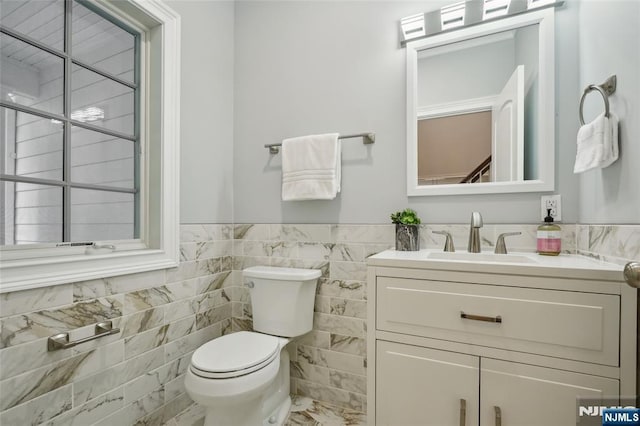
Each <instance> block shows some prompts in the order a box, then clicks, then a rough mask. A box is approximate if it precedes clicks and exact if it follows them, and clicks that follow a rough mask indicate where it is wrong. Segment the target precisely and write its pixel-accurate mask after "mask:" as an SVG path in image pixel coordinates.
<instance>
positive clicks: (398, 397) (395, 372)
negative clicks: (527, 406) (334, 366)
mask: <svg viewBox="0 0 640 426" xmlns="http://www.w3.org/2000/svg"><path fill="white" fill-rule="evenodd" d="M376 345H377V349H376V352H377V361H376V362H377V365H376V425H378V426H381V425H393V426H414V425H451V426H458V425H468V426H471V425H474V426H475V425H477V424H478V401H479V394H478V392H479V383H478V374H479V370H478V367H479V358H478V357H475V356H471V355H463V354H459V353H455V352H446V351H440V350H434V349H426V348H421V347H417V346H410V345H404V344H398V343H391V342H385V341H380V340H379V341H377V343H376Z"/></svg>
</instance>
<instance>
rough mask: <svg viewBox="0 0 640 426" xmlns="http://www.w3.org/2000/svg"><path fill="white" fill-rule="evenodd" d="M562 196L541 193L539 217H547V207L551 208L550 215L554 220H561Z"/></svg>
mask: <svg viewBox="0 0 640 426" xmlns="http://www.w3.org/2000/svg"><path fill="white" fill-rule="evenodd" d="M561 199H562V197H561V196H560V194H555V195H543V196H542V197H540V217H541V218H542V220H544V218H545V217H547V209H551V217H552V218H553V220H554V222H560V221H561V220H562V203H561Z"/></svg>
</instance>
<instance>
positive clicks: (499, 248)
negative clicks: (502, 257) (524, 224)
mask: <svg viewBox="0 0 640 426" xmlns="http://www.w3.org/2000/svg"><path fill="white" fill-rule="evenodd" d="M520 234H522V232H505V233H504V234H500V235H498V241H496V250H495V252H494V253H496V254H507V245H506V244H505V243H504V237H511V236H513V235H520Z"/></svg>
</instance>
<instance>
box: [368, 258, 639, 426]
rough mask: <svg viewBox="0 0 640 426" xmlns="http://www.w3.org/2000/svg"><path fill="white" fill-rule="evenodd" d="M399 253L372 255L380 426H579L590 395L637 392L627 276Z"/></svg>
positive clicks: (375, 412) (374, 382)
mask: <svg viewBox="0 0 640 426" xmlns="http://www.w3.org/2000/svg"><path fill="white" fill-rule="evenodd" d="M390 253H393V254H388V255H387V256H388V257H385V253H384V252H383V253H381V254H379V255H376V256H373V257H372V258H370V259H369V268H368V299H369V302H368V303H369V311H368V315H369V316H368V318H369V319H370V320H369V324H370V326H369V330H368V336H367V339H368V341H367V343H368V348H367V350H368V378H367V379H368V389H367V392H368V424H371V425H373V424H377V425H393V426H401V425H456V426H457V425H475V426H478V425H480V426H485V425H486V426H488V425H500V424H504V425H509V426H513V425H542V424H544V425H550V426H551V425H571V424H576V413H577V406H576V402H577V400H578V398H594V399H600V398H611V397H613V398H616V397H618V396H619V395H634V394H635V377H636V370H635V339H636V337H635V336H636V322H635V318H636V316H637V310H636V309H637V308H636V304H635V300H636V296H635V290H634V289H631V288H630V287H627V286H626V284H625V283H624V282H623V281H622V274H621V273H620V274H619V275H618V274H615V273H613V271H612V270H604V271H603V270H598V269H597V265H598V264H597V263H595V262H594V265H593V267H594V270H588V269H584V268H581V269H579V270H577V269H572V268H568V267H566V266H563V267H561V268H537V267H534V266H530V267H525V268H519V267H516V266H515V265H504V264H495V265H488V264H482V265H474V264H473V263H470V262H462V263H460V262H446V261H437V262H436V261H433V262H430V261H420V260H418V259H416V258H417V257H418V255H417V254H413V255H404V256H408V258H407V259H402V258H400V259H398V256H403V255H402V254H399V255H398V254H396V252H390ZM411 256H413V257H411ZM518 266H519V265H518ZM605 401H609V400H605Z"/></svg>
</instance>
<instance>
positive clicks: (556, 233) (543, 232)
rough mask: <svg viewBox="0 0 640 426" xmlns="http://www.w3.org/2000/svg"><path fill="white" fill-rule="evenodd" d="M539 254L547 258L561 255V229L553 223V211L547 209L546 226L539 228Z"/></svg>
mask: <svg viewBox="0 0 640 426" xmlns="http://www.w3.org/2000/svg"><path fill="white" fill-rule="evenodd" d="M537 238H538V244H537V246H538V254H542V255H545V256H557V255H559V254H560V250H561V244H562V239H561V237H560V227H559V226H558V225H556V224H555V223H553V217H552V216H551V209H547V217H545V218H544V224H542V225H540V226H538V232H537Z"/></svg>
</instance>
